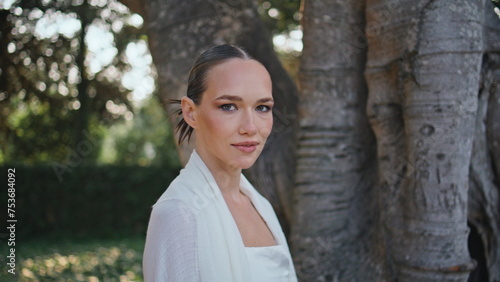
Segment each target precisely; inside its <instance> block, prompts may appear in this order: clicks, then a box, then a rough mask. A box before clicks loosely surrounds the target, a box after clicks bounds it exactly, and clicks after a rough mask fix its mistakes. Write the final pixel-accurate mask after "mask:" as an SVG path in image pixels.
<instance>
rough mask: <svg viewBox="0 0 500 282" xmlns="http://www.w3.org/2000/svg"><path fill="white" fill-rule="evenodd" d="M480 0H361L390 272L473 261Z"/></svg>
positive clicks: (445, 271)
mask: <svg viewBox="0 0 500 282" xmlns="http://www.w3.org/2000/svg"><path fill="white" fill-rule="evenodd" d="M482 4H483V3H482V2H479V1H465V0H463V1H453V2H449V1H410V0H408V1H398V2H392V3H388V2H385V1H379V0H369V1H367V30H369V31H370V32H367V33H368V35H369V37H368V43H369V51H368V62H367V67H366V79H367V82H368V86H369V92H370V95H369V106H368V112H369V116H370V120H371V123H372V127H373V129H374V131H375V134H376V136H377V144H378V156H379V159H378V161H379V186H380V188H379V195H378V198H379V200H380V203H381V204H380V206H381V207H387V209H381V211H380V212H381V216H380V218H381V222H380V223H381V226H382V234H383V242H382V243H383V246H384V249H385V250H386V259H387V262H388V266H389V267H388V273H389V275H390V276H389V277H391V279H390V280H398V281H465V280H467V278H468V276H469V272H470V271H471V270H472V269H473V266H474V264H473V263H472V261H471V259H470V257H469V252H468V249H467V238H468V233H469V230H468V227H467V191H468V186H469V185H468V184H469V165H470V163H471V153H472V142H473V140H474V131H473V130H471V128H474V124H475V115H476V111H477V93H478V85H479V77H480V76H479V73H480V72H479V70H480V66H481V57H482V48H483V46H482V19H483V5H482Z"/></svg>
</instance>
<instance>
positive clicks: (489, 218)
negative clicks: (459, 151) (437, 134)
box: [468, 1, 500, 281]
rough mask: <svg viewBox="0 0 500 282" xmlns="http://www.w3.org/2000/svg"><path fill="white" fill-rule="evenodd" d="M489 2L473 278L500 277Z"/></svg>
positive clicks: (494, 28)
mask: <svg viewBox="0 0 500 282" xmlns="http://www.w3.org/2000/svg"><path fill="white" fill-rule="evenodd" d="M484 3H485V5H486V6H485V9H484V12H485V17H484V18H485V20H484V37H485V38H484V42H485V46H484V47H485V50H484V52H485V54H484V56H483V62H482V71H481V83H480V91H479V95H478V100H479V102H478V111H477V116H476V128H475V139H474V144H473V152H472V163H471V167H470V189H469V207H468V208H469V212H468V219H469V225H470V226H471V236H470V237H469V250H470V252H471V256H472V257H473V258H474V259H475V260H476V261H477V262H478V267H477V268H476V269H475V270H474V271H473V272H472V273H471V276H470V279H469V281H500V220H499V219H500V209H499V208H498V206H499V203H500V197H499V190H498V187H499V186H498V184H499V183H498V180H499V178H498V177H499V173H498V170H497V171H496V172H495V167H496V168H497V169H498V165H499V163H498V162H499V161H500V158H499V157H500V156H499V150H498V149H499V148H498V144H499V143H500V142H499V141H500V139H499V135H498V134H499V133H498V132H499V129H500V103H499V99H500V95H499V94H500V91H499V87H498V85H499V83H500V41H499V38H500V20H499V18H498V16H497V15H495V13H494V12H493V9H492V8H493V7H492V5H491V2H490V1H484Z"/></svg>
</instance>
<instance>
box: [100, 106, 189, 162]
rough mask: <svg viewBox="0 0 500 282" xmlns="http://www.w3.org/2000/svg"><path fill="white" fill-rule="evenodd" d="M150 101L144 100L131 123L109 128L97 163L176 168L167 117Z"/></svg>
mask: <svg viewBox="0 0 500 282" xmlns="http://www.w3.org/2000/svg"><path fill="white" fill-rule="evenodd" d="M154 98H156V97H154ZM154 98H152V99H149V100H147V101H145V104H144V105H143V106H142V107H141V109H140V110H139V111H138V112H137V114H136V115H135V116H134V118H133V119H132V120H130V121H125V122H118V123H116V124H114V125H112V126H111V127H110V128H109V130H108V131H107V134H106V136H105V138H104V144H103V147H102V152H101V158H100V160H99V161H100V162H101V163H109V164H121V165H136V164H139V165H142V166H148V165H159V166H169V167H178V166H180V163H179V160H178V155H177V150H176V145H175V141H174V136H173V132H172V130H171V128H170V124H169V123H168V117H167V115H166V113H165V111H164V110H163V108H162V107H161V105H160V104H159V103H158V102H157V100H156V99H154Z"/></svg>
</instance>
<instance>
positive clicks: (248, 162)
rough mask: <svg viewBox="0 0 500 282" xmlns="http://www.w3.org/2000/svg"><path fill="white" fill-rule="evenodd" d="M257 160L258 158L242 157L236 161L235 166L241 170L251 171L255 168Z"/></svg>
mask: <svg viewBox="0 0 500 282" xmlns="http://www.w3.org/2000/svg"><path fill="white" fill-rule="evenodd" d="M256 160H257V159H256V158H252V157H243V158H241V157H240V158H238V159H237V160H235V162H234V163H233V166H234V167H238V168H241V169H249V168H251V167H252V166H253V164H254V163H255V161H256Z"/></svg>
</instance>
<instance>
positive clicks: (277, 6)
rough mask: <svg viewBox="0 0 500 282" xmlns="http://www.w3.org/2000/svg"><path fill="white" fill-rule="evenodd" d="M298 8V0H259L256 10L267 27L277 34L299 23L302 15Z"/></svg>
mask: <svg viewBox="0 0 500 282" xmlns="http://www.w3.org/2000/svg"><path fill="white" fill-rule="evenodd" d="M299 8H300V0H285V1H283V0H259V7H258V11H259V14H260V16H261V19H262V21H263V22H264V24H265V25H266V26H267V28H268V29H269V30H271V32H272V33H273V34H277V33H282V32H287V31H290V30H292V29H294V28H296V27H297V26H298V25H299V21H300V19H301V17H302V15H301V13H300V11H299Z"/></svg>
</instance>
